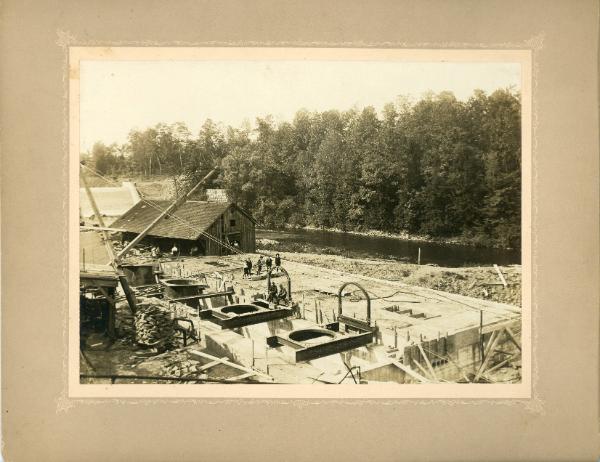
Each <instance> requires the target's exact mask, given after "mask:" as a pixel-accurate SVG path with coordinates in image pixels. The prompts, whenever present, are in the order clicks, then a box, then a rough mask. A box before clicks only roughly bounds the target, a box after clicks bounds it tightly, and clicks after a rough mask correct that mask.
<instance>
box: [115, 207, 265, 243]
mask: <svg viewBox="0 0 600 462" xmlns="http://www.w3.org/2000/svg"><path fill="white" fill-rule="evenodd" d="M169 205H171V202H169V201H142V202H138V203H137V204H136V205H134V206H133V207H132V208H131V209H130V210H128V211H127V212H126V213H125V214H123V215H122V216H121V217H120V218H118V219H117V221H115V222H114V223H113V224H112V227H113V228H120V229H123V230H125V231H124V232H123V239H124V240H132V239H133V238H135V236H137V235H138V234H139V233H141V232H142V231H143V230H144V229H145V228H146V227H147V226H148V225H149V224H150V223H151V222H152V221H154V220H155V219H156V218H157V217H158V216H159V215H160V213H161V212H162V211H163V210H165V209H167V208H168V207H169ZM255 223H256V222H255V220H254V219H253V218H252V216H251V215H250V214H249V213H248V212H246V211H245V210H243V209H242V208H241V207H238V206H237V205H236V204H234V203H232V202H205V201H192V200H190V201H187V202H185V203H184V204H183V205H181V206H180V207H179V208H178V209H177V210H176V211H175V212H174V213H173V214H170V215H167V216H165V217H164V218H163V219H162V220H160V222H159V223H157V224H156V226H154V228H152V230H151V231H150V233H149V234H148V236H146V237H145V238H144V239H143V240H142V242H144V243H147V244H152V245H158V246H159V247H160V248H161V250H163V251H165V252H168V251H170V249H171V248H172V247H173V244H176V245H177V247H178V248H179V251H180V254H181V255H191V254H192V253H195V254H197V255H227V254H230V253H232V252H231V251H230V250H229V249H228V248H227V247H226V246H224V245H223V244H222V243H223V242H224V243H226V244H228V245H230V246H233V247H237V248H239V249H240V250H241V251H242V252H254V251H255V250H256V237H255V231H254V226H255ZM194 249H197V250H196V252H193V250H194Z"/></svg>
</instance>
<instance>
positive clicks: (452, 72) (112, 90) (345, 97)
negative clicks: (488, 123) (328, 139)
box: [80, 60, 520, 152]
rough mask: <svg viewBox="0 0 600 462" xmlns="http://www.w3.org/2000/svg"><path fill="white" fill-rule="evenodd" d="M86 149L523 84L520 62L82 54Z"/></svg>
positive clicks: (465, 95)
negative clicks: (156, 130)
mask: <svg viewBox="0 0 600 462" xmlns="http://www.w3.org/2000/svg"><path fill="white" fill-rule="evenodd" d="M80 79H81V80H80V148H81V150H82V151H83V152H85V151H89V150H90V149H91V148H92V146H93V145H94V143H95V142H97V141H101V142H103V143H105V144H111V143H118V144H122V143H125V142H126V141H127V135H128V133H129V132H130V131H131V130H132V129H141V130H143V129H146V128H149V127H152V126H154V125H156V124H158V123H161V122H163V123H167V124H171V123H175V122H184V123H185V124H186V125H187V126H188V128H189V129H190V131H191V132H192V134H193V135H197V133H198V131H199V129H200V127H201V126H202V124H203V123H204V121H205V120H206V119H207V118H210V119H212V120H213V121H214V122H220V123H222V124H224V125H231V126H234V127H240V126H241V125H242V124H243V123H244V121H248V122H250V123H251V124H254V121H255V119H256V117H263V116H265V115H268V114H271V115H272V116H273V117H274V119H275V120H276V121H291V120H293V117H294V114H295V113H296V111H298V110H299V109H307V110H309V111H325V110H329V109H337V110H348V109H350V108H353V107H356V108H358V109H361V108H364V107H366V106H373V107H374V108H375V109H376V110H377V111H381V109H382V108H383V106H384V105H385V104H387V103H389V102H394V101H396V99H397V97H398V96H400V95H404V96H408V97H410V98H412V99H414V100H418V99H419V98H420V97H421V96H422V95H423V94H424V93H426V92H428V91H433V92H434V93H439V92H441V91H446V90H448V91H452V92H453V93H454V94H455V95H456V97H457V98H458V99H461V100H466V99H468V98H469V96H471V95H472V93H473V90H475V89H481V90H483V91H485V92H486V93H488V94H489V93H491V92H493V91H494V90H496V89H498V88H507V87H514V88H515V89H517V90H520V66H519V64H517V63H506V62H495V63H482V62H476V63H448V62H435V63H433V62H432V63H428V62H426V63H423V62H420V63H417V62H415V63H410V62H398V61H396V62H390V61H231V60H229V61H167V60H164V61H109V60H100V61H91V60H89V61H85V60H83V61H81V73H80Z"/></svg>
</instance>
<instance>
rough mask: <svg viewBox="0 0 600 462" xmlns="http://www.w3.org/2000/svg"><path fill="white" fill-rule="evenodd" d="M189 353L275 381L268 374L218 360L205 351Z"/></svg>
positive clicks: (191, 351) (190, 351)
mask: <svg viewBox="0 0 600 462" xmlns="http://www.w3.org/2000/svg"><path fill="white" fill-rule="evenodd" d="M189 353H190V354H192V355H195V356H201V357H203V358H208V359H212V360H213V361H216V360H219V361H221V362H222V363H223V364H225V365H227V366H230V367H233V368H234V369H239V370H240V371H244V372H252V373H253V375H258V376H260V377H265V378H267V379H271V380H273V377H271V376H270V375H267V374H262V373H261V372H257V371H255V370H254V369H251V368H249V367H245V366H242V365H240V364H235V363H232V362H231V361H225V360H221V359H220V358H217V357H216V356H213V355H209V354H208V353H204V352H203V351H198V350H189Z"/></svg>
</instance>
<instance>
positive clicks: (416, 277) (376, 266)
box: [267, 252, 521, 306]
mask: <svg viewBox="0 0 600 462" xmlns="http://www.w3.org/2000/svg"><path fill="white" fill-rule="evenodd" d="M267 253H270V252H267ZM280 255H281V257H282V258H283V259H284V260H290V261H296V262H300V263H306V264H309V265H314V266H321V267H324V268H329V269H334V270H337V271H343V272H348V273H354V274H359V275H363V276H369V277H375V278H379V279H385V280H389V281H400V282H404V283H406V284H410V285H415V286H421V287H428V288H430V289H436V290H441V291H444V292H450V293H454V294H459V295H465V296H468V297H474V298H480V299H483V300H490V301H495V302H500V303H508V304H510V305H515V306H521V266H520V265H513V266H502V267H500V271H502V274H503V275H504V278H505V280H506V282H507V287H506V288H505V287H504V285H503V284H502V282H501V281H500V278H499V276H498V273H497V272H496V270H495V269H494V267H491V266H490V267H487V266H476V267H465V268H444V267H440V266H431V265H415V264H411V263H403V262H397V261H390V260H381V259H359V258H346V257H343V256H339V255H320V254H307V253H293V252H280Z"/></svg>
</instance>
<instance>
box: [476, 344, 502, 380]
mask: <svg viewBox="0 0 600 462" xmlns="http://www.w3.org/2000/svg"><path fill="white" fill-rule="evenodd" d="M493 335H494V333H493V334H492V336H493ZM500 337H502V332H498V333H497V334H496V336H495V338H494V340H493V341H492V339H491V338H490V345H489V346H488V348H487V351H486V355H485V358H484V360H483V362H482V363H481V366H480V367H479V370H478V371H477V374H475V378H474V379H473V382H477V381H478V380H479V377H481V375H482V374H483V373H484V372H485V368H486V367H487V365H488V363H489V361H490V358H491V357H492V355H491V352H492V351H493V350H494V348H496V344H497V343H498V340H499V339H500Z"/></svg>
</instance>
